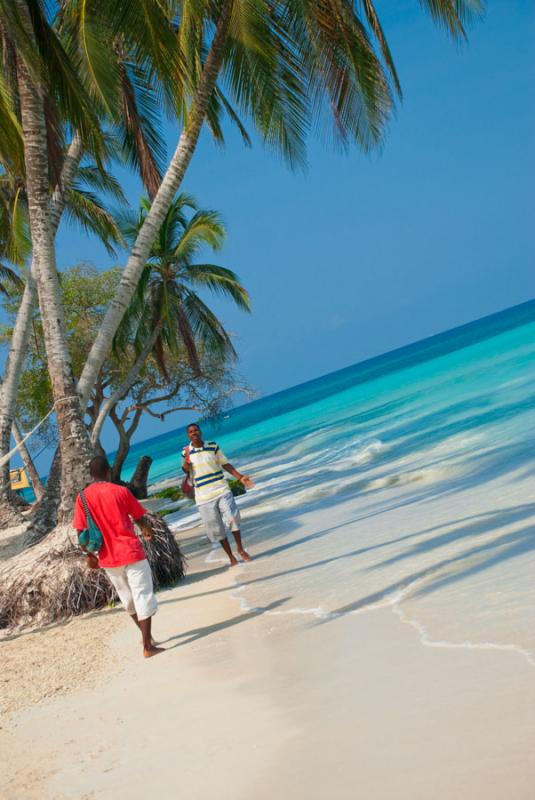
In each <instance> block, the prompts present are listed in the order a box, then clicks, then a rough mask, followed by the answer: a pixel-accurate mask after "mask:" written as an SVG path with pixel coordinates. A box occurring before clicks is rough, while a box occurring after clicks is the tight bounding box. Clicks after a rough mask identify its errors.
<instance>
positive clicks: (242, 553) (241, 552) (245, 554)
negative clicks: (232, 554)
mask: <svg viewBox="0 0 535 800" xmlns="http://www.w3.org/2000/svg"><path fill="white" fill-rule="evenodd" d="M232 535H233V536H234V538H235V539H236V547H237V548H238V555H240V556H241V558H243V560H244V561H250V560H251V556H250V555H249V553H248V552H247V551H246V550H244V549H243V544H242V541H241V531H232Z"/></svg>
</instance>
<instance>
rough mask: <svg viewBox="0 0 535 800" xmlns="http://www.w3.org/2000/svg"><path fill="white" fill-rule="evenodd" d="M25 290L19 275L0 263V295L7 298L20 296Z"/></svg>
mask: <svg viewBox="0 0 535 800" xmlns="http://www.w3.org/2000/svg"><path fill="white" fill-rule="evenodd" d="M23 289H24V281H22V280H21V279H20V278H19V276H18V275H17V273H16V272H15V271H14V270H13V269H11V267H8V266H7V265H6V264H3V263H2V262H1V261H0V293H1V294H3V295H5V296H6V297H12V296H13V295H15V294H19V293H20V292H21V291H22V290H23Z"/></svg>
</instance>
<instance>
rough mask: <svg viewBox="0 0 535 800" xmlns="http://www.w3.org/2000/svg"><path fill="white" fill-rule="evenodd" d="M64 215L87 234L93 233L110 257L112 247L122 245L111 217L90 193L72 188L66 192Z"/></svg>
mask: <svg viewBox="0 0 535 800" xmlns="http://www.w3.org/2000/svg"><path fill="white" fill-rule="evenodd" d="M65 210H66V214H67V216H68V218H70V219H71V220H72V221H74V222H77V223H78V224H79V225H80V227H81V228H82V229H83V230H84V231H86V232H87V233H94V234H95V235H96V236H98V237H99V239H100V240H101V242H102V244H103V245H104V247H105V248H106V250H107V251H108V253H109V254H110V255H112V256H115V255H116V254H117V253H116V250H115V247H114V245H123V244H124V239H123V237H122V234H121V231H120V230H119V227H118V225H117V222H116V220H115V218H114V217H113V215H112V214H111V213H110V212H109V211H108V210H107V209H106V208H105V207H104V206H103V205H102V203H101V202H100V200H99V199H98V197H97V196H96V195H94V194H93V193H92V192H88V191H84V190H82V189H81V188H80V187H73V188H72V189H70V190H69V191H68V192H67V206H66V209H65Z"/></svg>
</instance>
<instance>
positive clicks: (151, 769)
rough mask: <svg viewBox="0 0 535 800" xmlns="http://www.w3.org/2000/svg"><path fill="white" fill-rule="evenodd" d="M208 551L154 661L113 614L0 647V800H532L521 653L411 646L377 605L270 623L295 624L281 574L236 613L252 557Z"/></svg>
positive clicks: (198, 550)
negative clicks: (272, 593)
mask: <svg viewBox="0 0 535 800" xmlns="http://www.w3.org/2000/svg"><path fill="white" fill-rule="evenodd" d="M193 533H194V534H195V533H198V532H193ZM187 537H188V534H181V537H180V538H181V539H182V541H184V539H185V538H186V539H187ZM201 544H202V543H201ZM255 547H256V550H257V552H258V553H259V554H260V552H261V550H262V547H261V545H260V542H259V541H257V542H256V545H255ZM191 548H192V545H191V544H190V545H189V549H190V551H191ZM187 549H188V548H187ZM264 549H265V542H264ZM207 554H209V549H208V547H207V546H206V545H204V544H202V546H201V547H199V540H198V539H196V540H195V544H194V545H193V553H192V555H190V562H191V568H190V572H189V576H188V578H187V579H186V580H185V581H184V582H183V583H182V584H181V585H179V586H177V587H176V588H173V589H170V590H167V591H164V592H161V593H160V594H159V600H160V610H159V612H158V615H157V617H156V618H155V623H154V630H155V635H156V637H157V638H158V639H159V640H160V641H161V642H162V643H163V646H164V647H166V648H167V652H166V653H164V654H163V655H161V656H158V657H157V658H155V659H151V660H149V661H146V660H144V659H143V658H141V648H140V645H139V642H138V636H137V635H136V631H135V630H134V629H133V626H132V624H131V622H130V620H129V619H128V618H127V617H126V615H125V614H124V613H123V612H122V611H120V610H118V609H117V610H112V611H110V610H108V611H103V612H101V613H96V614H92V615H89V616H86V617H83V618H80V619H77V620H75V621H73V622H71V623H69V624H66V625H62V626H58V627H55V628H52V629H49V630H46V631H42V632H38V633H29V634H25V635H23V636H21V637H18V638H16V639H13V640H11V641H7V642H4V643H3V644H2V645H1V649H2V655H3V658H2V663H3V670H2V679H3V686H4V687H5V688H6V692H5V696H6V697H7V698H8V701H9V702H8V704H7V707H8V708H11V709H16V710H11V711H9V712H6V713H5V714H4V716H3V722H2V729H1V731H0V748H1V751H2V753H3V764H4V766H3V769H2V772H1V775H0V797H2V798H5V800H33V799H35V800H52V799H53V800H66V799H67V798H69V799H70V798H76V800H82V799H83V800H94V799H95V800H96V799H97V798H98V800H123V798H124V800H127V799H128V800H137V799H138V798H139V800H141V798H143V800H144V799H145V798H146V797H158V798H163V799H165V800H166V799H167V798H169V799H171V798H175V797H179V796H182V797H187V798H188V800H190V799H191V800H197V799H198V800H207V799H208V798H212V797H219V798H222V799H223V800H224V799H226V798H229V799H230V798H233V799H236V798H239V799H240V800H241V799H242V798H243V800H253V799H254V800H267V799H268V798H272V797H280V798H315V799H317V800H323V798H327V797H332V798H337V800H346V798H347V800H349V798H351V800H353V798H356V797H363V798H373V800H383V798H384V800H386V799H387V798H391V797H393V796H396V797H398V798H402V799H404V798H407V799H408V798H411V799H414V798H418V799H421V800H424V799H425V800H427V798H430V797H433V798H436V799H437V800H451V798H485V799H486V800H509V798H512V797H514V798H516V799H517V800H530V798H532V797H533V781H534V779H535V755H534V753H533V747H532V742H533V740H534V737H535V712H534V709H535V670H534V668H533V666H532V665H531V664H530V663H529V661H528V660H527V659H526V658H524V657H523V656H522V654H521V653H519V652H518V651H515V650H513V649H510V650H489V649H470V648H463V647H459V648H448V647H428V646H425V645H424V644H422V641H421V638H420V635H419V632H418V631H417V630H416V628H415V627H414V626H413V625H409V624H403V620H402V618H401V617H400V616H399V614H396V613H393V610H394V611H395V609H394V608H393V607H392V606H389V607H388V606H386V607H376V608H375V609H370V610H367V611H366V612H364V613H358V614H345V615H341V616H339V617H336V618H331V619H328V620H327V621H326V620H325V619H324V620H322V619H321V618H319V617H318V616H314V615H310V614H302V613H277V612H282V611H289V612H291V611H292V610H295V609H294V608H293V605H292V603H293V601H292V594H293V593H294V591H295V588H296V587H295V580H296V579H295V578H293V579H292V577H291V576H288V578H287V581H286V587H285V588H286V594H282V593H281V594H280V596H278V597H277V598H276V599H274V600H272V601H271V602H269V603H267V604H266V605H265V606H263V607H262V608H258V609H257V610H250V611H247V610H243V607H244V606H245V603H244V601H243V589H241V590H240V591H238V592H236V585H237V583H238V584H243V583H246V582H247V580H248V575H250V574H251V573H252V570H253V569H255V568H256V569H257V570H258V569H259V565H260V564H261V562H262V560H263V557H259V559H258V561H257V564H256V567H255V565H254V562H253V564H251V565H243V566H240V567H238V568H237V569H236V570H230V569H228V568H226V566H225V565H224V564H222V563H219V562H217V561H216V562H215V563H206V558H207ZM265 559H266V562H267V560H268V559H269V562H270V564H269V565H270V567H271V568H272V569H273V571H275V569H274V567H275V566H278V567H279V569H281V570H282V569H284V565H285V562H286V561H287V559H286V558H285V554H284V551H283V550H282V551H281V552H280V554H279V555H278V556H277V560H276V561H274V560H273V559H274V557H273V556H271V557H270V556H266V557H265ZM240 598H241V599H240ZM6 656H7V657H6ZM61 665H63V666H64V667H67V665H69V666H68V668H67V669H66V671H65V680H64V681H63V682H62V679H61ZM21 676H24V679H22V678H21ZM32 685H33V686H34V687H37V689H35V688H34V689H33V690H32V688H31V686H32ZM39 687H40V689H39ZM47 689H48V690H49V691H47Z"/></svg>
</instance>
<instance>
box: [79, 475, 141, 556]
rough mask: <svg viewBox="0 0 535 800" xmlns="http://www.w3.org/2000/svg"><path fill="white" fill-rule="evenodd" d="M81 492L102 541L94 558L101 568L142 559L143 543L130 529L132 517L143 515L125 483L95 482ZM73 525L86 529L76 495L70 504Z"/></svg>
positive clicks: (136, 517) (131, 527)
mask: <svg viewBox="0 0 535 800" xmlns="http://www.w3.org/2000/svg"><path fill="white" fill-rule="evenodd" d="M84 495H85V499H86V502H87V505H88V507H89V513H90V514H91V516H92V517H93V521H94V523H95V525H97V527H98V528H99V530H100V532H101V534H102V538H103V539H104V544H103V545H102V547H101V549H100V551H99V553H98V560H99V564H100V566H101V567H124V566H125V564H133V563H134V562H135V561H142V560H143V559H144V558H146V555H145V551H144V550H143V545H142V544H141V542H140V541H139V539H138V537H137V536H136V534H135V531H134V525H133V524H132V519H131V517H132V518H133V519H140V518H141V517H142V516H143V515H144V514H146V511H145V509H144V508H143V506H142V505H141V503H139V502H138V501H137V500H136V498H135V497H134V495H133V494H132V492H130V491H129V490H128V489H127V488H126V486H117V485H116V484H115V483H107V482H106V481H98V482H97V483H90V484H89V486H88V487H87V488H86V489H84ZM72 524H73V527H74V528H76V530H77V531H83V530H85V528H87V521H86V517H85V511H84V507H83V505H82V501H81V499H80V495H78V497H77V498H76V503H75V504H74V519H73V522H72Z"/></svg>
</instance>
